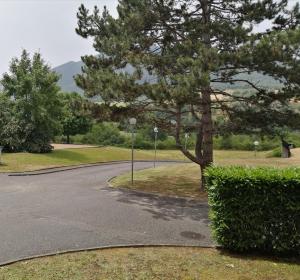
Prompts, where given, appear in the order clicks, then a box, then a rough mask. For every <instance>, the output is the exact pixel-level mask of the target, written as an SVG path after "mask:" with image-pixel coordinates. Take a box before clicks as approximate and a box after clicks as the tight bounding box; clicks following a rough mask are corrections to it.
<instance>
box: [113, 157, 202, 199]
mask: <svg viewBox="0 0 300 280" xmlns="http://www.w3.org/2000/svg"><path fill="white" fill-rule="evenodd" d="M110 185H111V186H112V187H116V188H122V187H123V188H128V189H134V190H139V191H145V192H151V193H156V194H163V195H169V196H181V197H189V198H194V199H205V200H206V199H207V196H206V193H203V192H200V191H199V185H200V169H199V167H198V166H197V165H196V164H192V163H188V164H179V165H177V164H176V165H174V166H172V165H167V166H160V167H157V168H155V169H154V168H152V169H147V170H141V171H137V172H135V174H134V185H133V186H132V185H131V174H130V173H126V174H123V175H121V176H118V177H116V178H114V179H113V180H112V181H111V182H110Z"/></svg>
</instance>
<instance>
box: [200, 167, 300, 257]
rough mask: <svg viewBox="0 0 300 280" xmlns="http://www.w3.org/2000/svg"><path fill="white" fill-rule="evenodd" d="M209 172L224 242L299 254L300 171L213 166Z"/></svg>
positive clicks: (216, 224) (215, 223)
mask: <svg viewBox="0 0 300 280" xmlns="http://www.w3.org/2000/svg"><path fill="white" fill-rule="evenodd" d="M205 176H206V183H207V189H208V197H209V205H210V207H211V213H210V216H211V220H212V229H213V235H214V238H215V239H216V241H217V242H218V243H219V244H220V245H221V246H223V247H225V248H227V249H231V250H234V251H238V252H247V251H259V252H267V253H274V254H287V253H295V254H298V255H299V254H300V169H295V168H294V169H292V168H290V169H280V170H277V169H275V168H274V169H273V168H243V167H227V168H221V167H211V168H208V169H207V171H206V174H205Z"/></svg>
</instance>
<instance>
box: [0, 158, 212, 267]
mask: <svg viewBox="0 0 300 280" xmlns="http://www.w3.org/2000/svg"><path fill="white" fill-rule="evenodd" d="M161 164H163V163H161ZM136 167H137V169H144V168H148V167H152V163H147V162H139V163H137V164H136ZM128 170H130V163H119V164H108V165H102V166H92V167H88V168H80V169H75V170H69V171H64V172H58V173H52V174H46V175H38V176H25V177H11V176H8V175H7V174H0V206H1V207H0V264H1V263H2V264H3V263H6V262H9V261H12V260H15V259H20V258H27V257H31V256H35V255H41V254H49V253H55V252H59V251H66V250H76V249H87V248H92V247H98V246H108V245H131V244H172V245H173V244H174V245H175V244H179V245H203V246H204V245H212V241H211V239H210V231H209V228H208V207H207V205H206V204H205V203H200V202H191V201H186V200H184V199H176V198H163V197H159V196H155V195H147V194H140V193H135V192H130V191H125V190H114V189H111V188H109V187H107V183H106V182H107V180H108V179H109V178H111V177H113V176H116V175H119V174H121V173H124V172H128Z"/></svg>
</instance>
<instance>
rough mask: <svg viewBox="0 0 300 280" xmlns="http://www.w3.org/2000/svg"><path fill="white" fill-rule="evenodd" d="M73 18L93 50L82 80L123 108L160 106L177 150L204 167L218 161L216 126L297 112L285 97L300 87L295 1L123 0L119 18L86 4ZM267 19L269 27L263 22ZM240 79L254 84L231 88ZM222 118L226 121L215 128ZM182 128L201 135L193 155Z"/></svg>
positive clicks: (283, 118) (263, 123)
mask: <svg viewBox="0 0 300 280" xmlns="http://www.w3.org/2000/svg"><path fill="white" fill-rule="evenodd" d="M77 17H78V28H77V29H76V31H77V33H78V34H79V35H80V36H82V37H83V38H93V39H94V44H93V46H94V48H95V50H96V51H97V55H94V56H93V55H90V56H85V57H83V62H84V63H85V66H84V68H83V74H82V75H79V76H78V77H77V78H76V81H77V84H78V85H79V86H80V87H81V88H82V89H84V90H85V93H86V94H87V95H88V96H97V95H100V96H101V98H102V100H103V101H104V102H105V103H106V104H107V105H108V106H110V105H111V104H112V103H115V102H123V103H125V104H127V109H128V111H129V112H127V115H128V114H130V113H131V114H134V115H139V114H140V115H142V114H145V113H148V112H155V113H154V114H152V117H154V118H155V123H157V124H158V125H159V127H161V128H170V127H171V130H172V131H173V132H174V131H175V132H174V136H175V138H176V142H177V146H178V148H179V149H180V150H181V151H182V152H183V154H184V155H185V156H187V157H188V158H189V159H190V160H192V161H193V162H195V163H197V164H199V165H200V167H201V171H202V174H203V170H204V169H205V168H206V167H207V166H208V165H210V164H211V163H212V161H213V134H214V133H215V131H216V130H217V129H221V128H222V129H225V128H226V129H227V130H230V131H231V130H232V131H234V130H238V129H240V130H244V129H245V128H247V129H249V130H250V129H251V130H252V131H253V130H254V131H256V132H262V133H263V132H268V131H270V130H272V128H273V127H274V126H278V125H280V124H281V123H284V124H286V123H287V122H288V119H289V118H290V115H292V114H293V112H292V111H291V110H290V108H289V106H288V104H289V101H290V100H291V99H293V98H297V97H298V96H299V92H300V88H299V84H300V76H299V71H300V64H299V45H300V30H299V22H300V15H299V4H297V5H296V6H295V7H294V8H293V9H291V10H289V9H288V1H287V0H281V1H276V0H261V1H256V0H120V1H119V5H118V17H117V18H114V17H112V16H111V15H110V14H109V11H108V10H107V9H106V8H104V11H103V13H102V14H101V13H100V11H99V9H98V8H97V7H95V9H94V11H93V12H90V11H89V10H87V9H86V8H85V7H84V6H83V5H82V6H81V7H80V8H79V11H78V14H77ZM265 21H268V22H270V28H269V29H268V30H262V29H261V28H257V26H259V25H260V24H261V23H262V22H265ZM129 65H131V66H132V67H134V69H135V70H134V71H133V72H131V73H129V72H126V71H125V69H126V67H128V66H129ZM257 72H258V73H261V74H265V75H268V76H271V77H273V78H274V79H276V80H277V81H279V82H280V83H281V85H282V86H281V87H280V89H279V90H276V91H275V90H272V89H268V88H264V87H262V86H260V85H259V84H256V83H253V82H252V81H251V78H250V77H251V76H250V74H251V73H257ZM241 74H244V75H243V78H241V76H240V75H241ZM145 75H148V79H145ZM248 77H249V78H248ZM240 84H241V85H247V86H248V87H250V89H251V90H248V91H247V92H246V93H241V94H234V93H232V91H228V90H226V88H228V87H230V86H231V85H240ZM220 115H221V116H223V119H224V125H223V126H222V127H221V128H219V127H218V126H215V125H214V122H215V116H220ZM297 117H298V116H297ZM279 119H280V122H279V123H277V120H279ZM171 120H172V122H171ZM236 120H237V121H236ZM175 121H176V122H175ZM185 131H190V132H195V133H196V135H197V141H196V144H195V153H190V152H189V151H188V150H186V149H185V148H184V144H183V140H182V139H183V137H182V134H183V133H184V132H185ZM202 179H203V180H202V186H203V185H204V178H202Z"/></svg>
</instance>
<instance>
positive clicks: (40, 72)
mask: <svg viewBox="0 0 300 280" xmlns="http://www.w3.org/2000/svg"><path fill="white" fill-rule="evenodd" d="M58 80H59V77H58V75H57V74H56V73H54V72H52V71H51V69H50V67H49V66H48V65H47V64H46V63H45V62H44V60H43V59H42V58H41V55H40V54H39V53H35V54H34V55H33V57H32V59H31V58H30V55H29V53H28V52H27V51H25V50H24V51H23V53H22V55H21V57H20V59H18V58H14V59H13V60H12V62H11V64H10V72H9V73H5V74H4V75H3V79H2V80H1V83H2V86H3V94H4V95H5V96H6V97H3V98H2V101H4V102H6V103H7V104H9V106H10V107H11V110H12V113H11V117H10V118H8V119H6V120H5V121H4V123H3V127H2V131H3V133H2V134H1V139H0V142H1V143H2V144H4V145H5V146H6V147H7V149H9V150H11V151H28V152H35V153H45V152H50V151H51V150H52V147H51V145H50V143H51V140H52V139H53V137H54V135H56V134H57V133H59V131H60V130H61V125H60V118H61V113H62V105H61V102H60V99H59V96H58V92H59V90H60V89H59V87H58V86H57V82H58Z"/></svg>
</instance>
